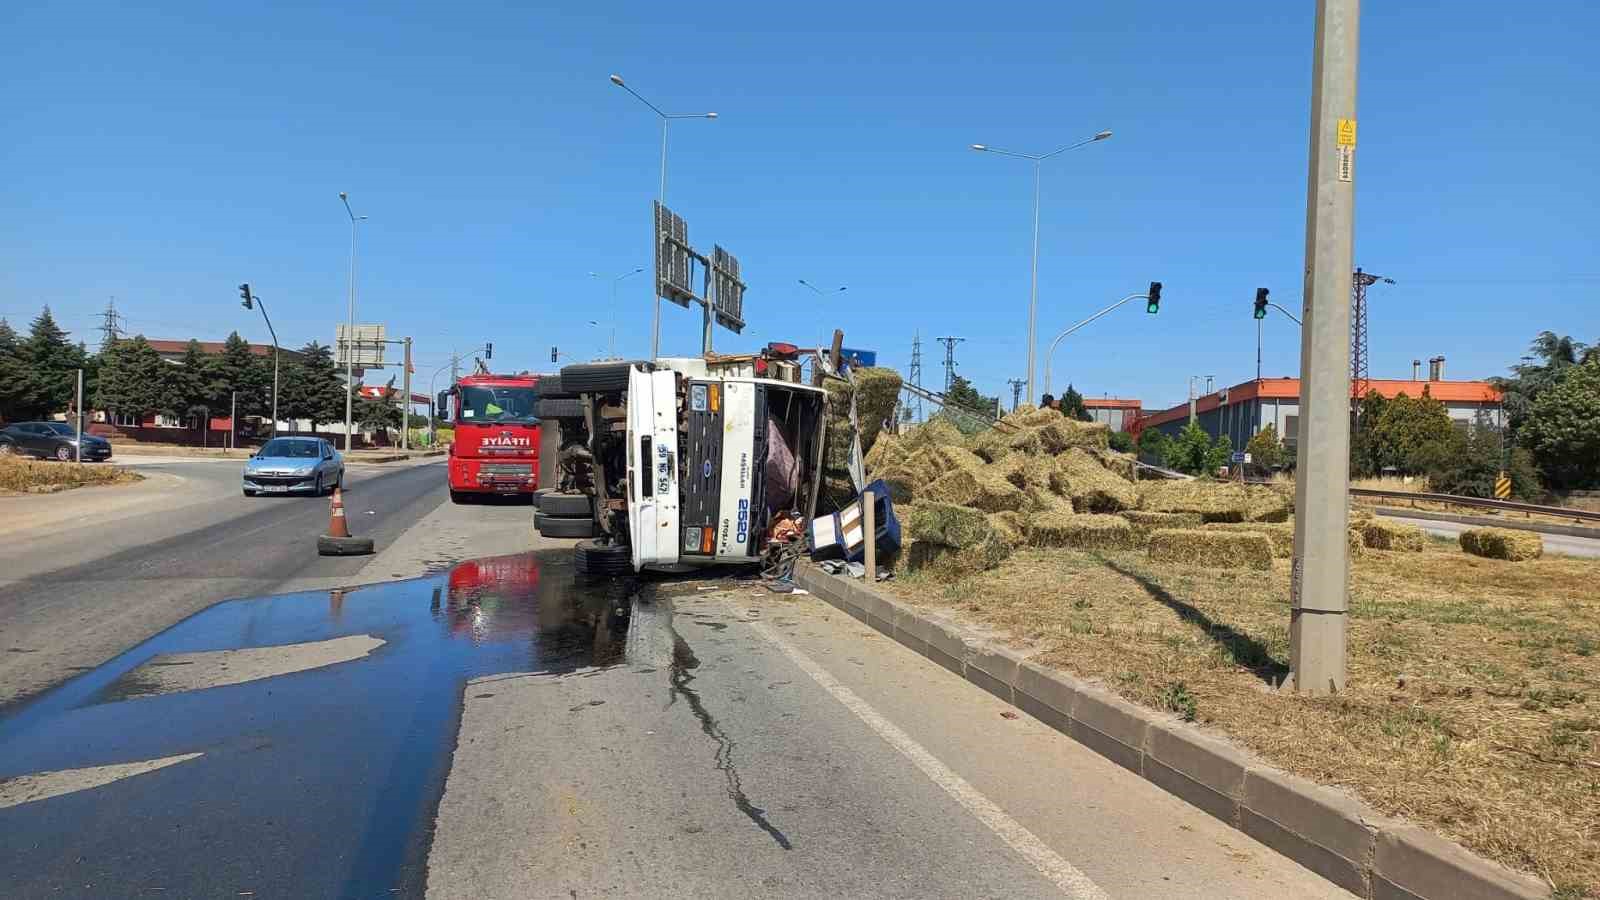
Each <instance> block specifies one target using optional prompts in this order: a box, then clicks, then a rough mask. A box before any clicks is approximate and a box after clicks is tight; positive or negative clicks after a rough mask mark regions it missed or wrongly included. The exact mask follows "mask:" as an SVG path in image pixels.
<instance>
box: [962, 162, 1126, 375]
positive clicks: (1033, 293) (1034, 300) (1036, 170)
mask: <svg viewBox="0 0 1600 900" xmlns="http://www.w3.org/2000/svg"><path fill="white" fill-rule="evenodd" d="M1109 137H1111V132H1109V131H1100V132H1096V133H1095V135H1094V136H1093V137H1088V138H1084V139H1083V140H1081V141H1079V142H1077V143H1076V144H1068V145H1067V146H1065V147H1061V148H1058V149H1055V150H1052V151H1050V152H1049V153H1041V154H1032V153H1018V152H1016V151H1013V150H1003V149H1001V148H999V147H991V146H989V145H987V144H973V145H972V149H974V150H977V151H978V152H980V153H998V154H1000V155H1001V156H1014V157H1016V158H1018V159H1028V160H1032V161H1033V287H1032V288H1031V290H1030V291H1029V294H1028V402H1029V403H1032V402H1033V354H1034V340H1035V339H1034V325H1035V322H1036V321H1037V319H1038V315H1039V181H1040V177H1041V170H1042V169H1043V165H1044V161H1045V160H1047V159H1049V158H1050V157H1052V156H1056V155H1058V154H1061V153H1065V152H1067V151H1068V150H1076V149H1077V148H1079V147H1082V146H1084V145H1086V144H1093V143H1095V142H1097V141H1103V140H1106V139H1107V138H1109Z"/></svg>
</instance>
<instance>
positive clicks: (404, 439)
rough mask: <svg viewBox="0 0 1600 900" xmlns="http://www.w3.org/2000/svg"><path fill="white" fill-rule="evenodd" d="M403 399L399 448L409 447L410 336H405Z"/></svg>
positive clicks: (408, 448) (406, 448)
mask: <svg viewBox="0 0 1600 900" xmlns="http://www.w3.org/2000/svg"><path fill="white" fill-rule="evenodd" d="M402 380H403V382H404V384H405V387H404V391H405V399H404V400H402V401H401V403H400V449H401V450H410V449H411V338H409V337H407V338H406V368H405V376H404V378H403V379H402Z"/></svg>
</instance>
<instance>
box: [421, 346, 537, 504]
mask: <svg viewBox="0 0 1600 900" xmlns="http://www.w3.org/2000/svg"><path fill="white" fill-rule="evenodd" d="M538 380H539V376H537V375H526V374H523V375H487V374H478V375H468V376H466V377H463V378H462V379H460V380H459V381H457V382H456V383H455V384H453V385H451V386H450V388H449V389H448V390H445V391H442V392H440V394H439V396H438V398H437V400H438V407H437V408H438V409H439V411H440V418H441V419H442V420H444V421H446V422H448V423H449V424H450V425H452V426H453V427H454V428H455V440H454V441H452V442H451V444H450V456H449V466H448V467H447V468H448V476H447V477H448V478H449V482H450V499H452V500H454V501H455V502H457V503H461V502H464V501H465V500H466V499H467V498H468V496H470V495H473V494H528V495H531V494H533V492H534V491H536V490H537V489H538V487H539V426H540V423H539V418H538V416H537V415H536V411H537V403H538V387H537V385H538Z"/></svg>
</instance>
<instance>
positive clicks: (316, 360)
mask: <svg viewBox="0 0 1600 900" xmlns="http://www.w3.org/2000/svg"><path fill="white" fill-rule="evenodd" d="M280 381H281V382H282V387H281V389H280V397H279V401H278V406H279V415H281V416H283V417H284V418H286V419H305V420H307V421H309V422H310V423H311V430H312V431H313V432H315V431H316V430H317V426H318V425H326V424H327V423H329V422H342V421H344V394H345V391H344V381H343V380H342V379H340V378H339V372H338V369H337V368H335V366H334V363H333V354H332V352H331V351H330V350H329V349H328V348H327V347H325V346H323V345H322V344H319V343H317V342H316V341H312V342H311V343H309V344H306V345H305V346H304V347H301V348H300V358H299V359H298V360H295V361H294V362H293V363H292V364H290V365H287V366H285V367H284V370H283V372H282V373H280Z"/></svg>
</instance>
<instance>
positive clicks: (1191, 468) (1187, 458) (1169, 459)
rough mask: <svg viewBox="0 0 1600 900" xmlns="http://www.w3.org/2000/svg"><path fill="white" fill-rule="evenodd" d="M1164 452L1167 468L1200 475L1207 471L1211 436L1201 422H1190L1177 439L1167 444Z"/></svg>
mask: <svg viewBox="0 0 1600 900" xmlns="http://www.w3.org/2000/svg"><path fill="white" fill-rule="evenodd" d="M1163 452H1164V455H1165V462H1166V464H1167V468H1169V469H1176V470H1178V471H1179V472H1187V473H1189V474H1190V475H1198V474H1200V473H1202V472H1204V471H1205V470H1206V456H1207V454H1209V453H1210V452H1211V435H1209V434H1206V430H1205V429H1204V428H1201V427H1200V423H1199V422H1190V423H1189V424H1187V425H1185V426H1183V431H1181V432H1179V433H1178V436H1177V438H1175V439H1174V440H1171V441H1168V442H1167V443H1166V446H1165V448H1164V450H1163Z"/></svg>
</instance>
